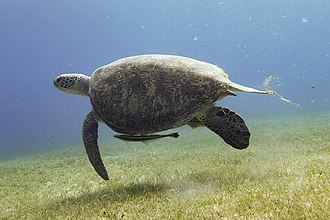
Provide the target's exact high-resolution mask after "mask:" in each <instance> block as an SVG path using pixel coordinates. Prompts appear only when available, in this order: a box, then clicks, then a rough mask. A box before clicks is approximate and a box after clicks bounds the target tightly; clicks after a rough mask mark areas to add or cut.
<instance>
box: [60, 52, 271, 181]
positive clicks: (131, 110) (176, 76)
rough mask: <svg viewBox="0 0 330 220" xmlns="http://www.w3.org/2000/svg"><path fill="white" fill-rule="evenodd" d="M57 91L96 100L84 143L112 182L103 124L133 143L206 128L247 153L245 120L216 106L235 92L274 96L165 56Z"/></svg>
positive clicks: (101, 72) (115, 67) (135, 59)
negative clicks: (101, 137) (101, 143)
mask: <svg viewBox="0 0 330 220" xmlns="http://www.w3.org/2000/svg"><path fill="white" fill-rule="evenodd" d="M54 85H55V86H56V87H57V88H58V89H60V90H61V91H63V92H65V93H70V94H80V95H84V96H88V97H89V98H90V101H91V104H92V107H93V109H92V111H91V112H90V113H89V114H88V115H87V116H86V118H85V120H84V123H83V130H82V135H83V142H84V145H85V148H86V151H87V155H88V158H89V160H90V162H91V164H92V165H93V167H94V169H95V170H96V172H97V173H98V174H99V175H100V176H101V177H102V178H103V179H105V180H108V179H109V178H108V174H107V171H106V169H105V167H104V165H103V162H102V159H101V156H100V153H99V148H98V143H97V138H98V122H104V123H105V124H106V125H108V126H109V127H110V128H111V129H112V130H114V131H115V132H118V133H120V134H123V136H124V137H125V136H126V138H128V139H129V138H130V137H132V140H133V139H139V138H133V137H141V138H143V137H145V136H146V135H152V134H153V133H155V132H160V131H164V130H168V129H171V128H177V127H180V126H183V125H186V124H188V125H191V126H199V125H201V124H202V125H204V126H206V127H207V128H209V129H210V130H211V131H213V132H215V133H216V134H218V135H219V136H220V137H221V138H222V139H223V140H224V141H225V142H226V143H228V144H229V145H231V146H233V147H234V148H237V149H243V148H246V147H247V146H248V145H249V138H250V132H249V130H248V128H247V126H246V125H245V123H244V121H243V119H242V118H241V117H240V116H239V115H237V114H236V113H235V112H233V111H231V110H229V109H227V108H222V107H217V106H215V102H216V101H217V100H220V99H222V98H224V97H225V96H228V95H235V94H234V93H233V92H234V91H241V92H249V93H260V94H267V93H268V92H267V91H259V90H256V89H253V88H249V87H245V86H241V85H238V84H236V83H233V82H231V81H230V80H229V79H228V75H227V74H226V73H225V72H224V71H223V70H222V69H221V68H219V67H217V66H215V65H212V64H209V63H206V62H202V61H198V60H195V59H191V58H187V57H182V56H175V55H161V54H150V55H140V56H132V57H127V58H122V59H119V60H117V61H114V62H112V63H110V64H108V65H105V66H102V67H100V68H98V69H96V70H95V71H94V73H93V74H92V76H91V77H89V76H85V75H83V74H73V73H70V74H62V75H60V76H58V77H56V78H55V79H54ZM147 137H148V136H147ZM141 138H140V139H141Z"/></svg>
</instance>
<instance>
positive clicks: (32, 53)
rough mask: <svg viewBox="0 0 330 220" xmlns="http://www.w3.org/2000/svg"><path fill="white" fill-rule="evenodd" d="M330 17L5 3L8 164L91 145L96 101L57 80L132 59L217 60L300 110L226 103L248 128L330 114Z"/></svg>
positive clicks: (296, 2) (0, 20) (300, 1)
mask: <svg viewBox="0 0 330 220" xmlns="http://www.w3.org/2000/svg"><path fill="white" fill-rule="evenodd" d="M329 11H330V1H327V0H310V1H309V0H292V1H290V0H275V1H260V0H250V1H240V0H236V1H233V0H232V1H226V0H222V1H221V0H217V1H213V0H208V1H205V0H200V1H197V0H167V1H160V0H153V1H148V0H114V1H105V0H103V1H101V0H99V1H78V0H71V1H44V0H29V1H24V0H20V1H19V0H10V1H9V0H8V1H1V6H0V70H1V71H0V72H1V86H0V105H1V108H0V113H1V114H0V121H1V123H0V138H1V140H0V159H6V158H8V157H11V156H17V155H22V154H23V155H24V154H28V153H31V152H43V151H45V150H48V149H53V148H64V147H70V146H72V145H74V144H81V124H82V121H83V119H84V117H85V115H86V114H87V113H88V112H89V111H90V109H91V106H90V103H89V100H88V99H87V98H86V97H80V96H73V95H67V94H64V93H61V92H60V91H58V90H57V89H55V88H54V86H53V83H52V80H53V78H54V77H55V76H57V75H59V74H61V73H67V72H82V73H85V74H87V75H90V74H91V73H92V72H93V70H95V69H96V68H97V67H99V66H101V65H104V64H107V63H110V62H112V61H114V60H116V59H118V58H122V57H126V56H130V55H137V54H147V53H165V54H177V55H183V56H188V57H192V58H196V59H200V60H204V61H208V62H210V63H213V64H217V65H219V66H220V67H222V68H224V69H225V71H226V72H227V73H228V74H229V75H230V79H231V80H232V81H235V82H237V83H240V84H244V85H247V86H253V87H256V88H261V85H262V82H263V80H264V79H265V78H266V77H268V76H269V75H276V76H278V77H279V78H280V80H279V81H278V82H276V83H275V84H273V88H276V89H277V90H278V92H279V93H281V94H282V95H283V96H284V97H287V98H290V99H291V100H293V101H294V102H296V103H299V105H300V108H299V109H297V108H296V107H295V106H294V105H288V104H286V103H284V102H282V101H280V100H279V99H278V98H276V97H273V96H260V95H251V94H239V96H238V97H228V98H226V99H225V100H224V101H222V102H220V103H219V104H220V105H222V106H226V107H230V108H231V109H233V110H235V111H236V112H238V113H240V114H241V115H242V116H243V117H244V118H245V119H247V120H249V119H252V118H258V117H267V116H273V115H279V116H280V115H283V114H301V113H307V114H308V113H311V114H318V112H321V111H329V109H330V103H329V98H330V97H329V94H330V92H329V84H330V76H329V71H330V25H329V24H330V13H329ZM102 132H103V133H104V134H105V135H104V136H106V135H108V137H110V136H111V135H110V134H111V131H110V130H109V129H106V128H105V127H103V128H102Z"/></svg>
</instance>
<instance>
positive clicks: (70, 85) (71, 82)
mask: <svg viewBox="0 0 330 220" xmlns="http://www.w3.org/2000/svg"><path fill="white" fill-rule="evenodd" d="M89 79H90V77H89V76H85V75H84V74H79V73H69V74H62V75H59V76H58V77H56V78H55V79H54V85H55V87H56V88H58V89H59V90H61V91H62V92H65V93H68V94H78V95H84V96H89V94H88V90H89Z"/></svg>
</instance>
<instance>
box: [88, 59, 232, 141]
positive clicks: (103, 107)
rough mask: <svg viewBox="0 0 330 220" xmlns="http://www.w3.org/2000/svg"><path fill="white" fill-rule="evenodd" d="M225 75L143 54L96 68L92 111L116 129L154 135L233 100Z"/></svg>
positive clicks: (209, 68) (212, 68) (190, 62)
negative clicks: (220, 102)
mask: <svg viewBox="0 0 330 220" xmlns="http://www.w3.org/2000/svg"><path fill="white" fill-rule="evenodd" d="M229 83H230V80H229V79H228V76H227V74H225V73H224V71H223V70H222V69H221V68H219V67H217V66H215V65H212V64H209V63H206V62H201V61H197V60H194V59H190V58H185V57H179V56H172V55H143V56H135V57H128V58H124V59H120V60H117V61H115V62H113V63H111V64H109V65H106V66H103V67H100V68H98V69H97V70H96V71H95V72H94V73H93V75H92V77H91V80H90V87H89V95H90V98H91V103H92V105H93V110H94V112H96V113H97V115H98V116H99V117H100V118H101V119H102V120H103V121H104V122H105V123H106V124H107V125H108V126H109V127H110V128H112V129H113V130H115V131H117V132H119V133H123V134H131V135H139V134H150V133H154V132H159V131H162V130H167V129H170V128H175V127H179V126H182V125H185V124H187V123H188V122H189V121H190V120H192V119H193V118H194V117H195V116H198V114H199V113H201V112H204V110H206V109H207V108H209V107H210V106H212V103H214V102H215V101H216V100H218V99H221V98H223V97H225V96H226V95H229V94H230V92H229V91H227V86H228V84H229Z"/></svg>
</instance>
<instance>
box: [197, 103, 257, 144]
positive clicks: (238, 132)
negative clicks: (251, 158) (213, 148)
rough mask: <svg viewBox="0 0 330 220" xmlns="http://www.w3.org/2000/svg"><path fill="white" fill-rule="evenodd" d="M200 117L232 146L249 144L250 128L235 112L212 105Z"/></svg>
mask: <svg viewBox="0 0 330 220" xmlns="http://www.w3.org/2000/svg"><path fill="white" fill-rule="evenodd" d="M198 119H199V120H200V121H201V122H202V123H203V124H204V125H205V126H206V127H207V128H209V129H210V130H212V131H213V132H215V133H216V134H218V135H219V136H220V137H221V138H222V139H223V140H224V141H225V142H226V143H227V144H229V145H231V146H232V147H234V148H236V149H244V148H247V147H248V146H249V138H250V132H249V129H248V128H247V126H246V125H245V122H244V120H243V119H242V118H241V117H240V116H239V115H238V114H236V113H235V112H233V111H231V110H229V109H227V108H222V107H212V108H210V109H209V110H208V111H207V112H206V113H205V114H204V115H201V116H200V117H198Z"/></svg>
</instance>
